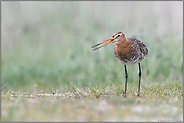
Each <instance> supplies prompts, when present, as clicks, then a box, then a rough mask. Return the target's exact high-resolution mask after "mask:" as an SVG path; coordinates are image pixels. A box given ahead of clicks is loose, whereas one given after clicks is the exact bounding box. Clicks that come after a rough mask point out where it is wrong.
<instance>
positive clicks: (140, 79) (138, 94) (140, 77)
mask: <svg viewBox="0 0 184 123" xmlns="http://www.w3.org/2000/svg"><path fill="white" fill-rule="evenodd" d="M140 84H141V64H140V63H139V86H138V96H139V95H140Z"/></svg>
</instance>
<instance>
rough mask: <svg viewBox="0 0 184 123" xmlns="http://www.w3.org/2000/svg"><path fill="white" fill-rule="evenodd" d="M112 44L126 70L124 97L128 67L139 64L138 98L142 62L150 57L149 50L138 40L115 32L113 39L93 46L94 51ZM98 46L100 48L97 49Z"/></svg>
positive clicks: (115, 53)
mask: <svg viewBox="0 0 184 123" xmlns="http://www.w3.org/2000/svg"><path fill="white" fill-rule="evenodd" d="M110 43H115V44H116V45H115V47H114V55H115V57H116V59H117V60H118V61H119V62H121V63H122V64H123V65H124V68H125V79H126V80H125V91H124V97H126V91H127V78H128V74H127V67H126V66H127V65H134V64H138V68H139V73H138V75H139V84H138V96H139V95H140V83H141V65H140V62H141V61H142V60H143V59H145V58H146V57H147V55H148V49H147V47H146V46H145V44H144V43H143V42H141V41H140V40H138V39H136V38H128V37H125V34H124V33H123V32H115V33H114V34H113V35H112V38H110V39H108V40H105V41H103V42H101V43H98V44H96V45H94V46H92V48H94V49H93V51H95V50H97V49H99V48H101V47H104V46H106V45H108V44H110ZM97 46H98V47H97Z"/></svg>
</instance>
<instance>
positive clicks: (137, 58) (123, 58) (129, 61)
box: [114, 52, 146, 65]
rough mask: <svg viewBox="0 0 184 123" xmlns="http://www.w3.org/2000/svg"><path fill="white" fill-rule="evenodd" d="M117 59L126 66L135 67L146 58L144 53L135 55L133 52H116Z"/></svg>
mask: <svg viewBox="0 0 184 123" xmlns="http://www.w3.org/2000/svg"><path fill="white" fill-rule="evenodd" d="M114 55H115V56H116V59H117V60H118V61H119V62H121V63H122V64H124V65H133V64H137V63H140V62H141V61H142V60H143V59H144V58H145V57H146V56H145V55H144V54H142V53H139V52H137V53H135V52H134V53H133V52H126V53H124V54H123V53H120V52H119V53H117V52H114Z"/></svg>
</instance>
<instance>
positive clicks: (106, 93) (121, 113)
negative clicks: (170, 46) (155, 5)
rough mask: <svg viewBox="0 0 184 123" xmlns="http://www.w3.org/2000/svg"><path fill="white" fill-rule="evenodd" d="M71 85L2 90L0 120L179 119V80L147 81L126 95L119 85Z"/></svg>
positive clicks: (181, 107)
mask: <svg viewBox="0 0 184 123" xmlns="http://www.w3.org/2000/svg"><path fill="white" fill-rule="evenodd" d="M164 86H165V87H164ZM71 88H72V91H68V90H65V91H64V92H62V93H60V92H59V90H54V89H53V90H51V91H48V92H44V91H43V90H42V91H34V92H24V91H19V92H13V91H8V93H3V94H2V96H1V97H2V110H3V112H2V121H8V122H11V121H156V122H157V121H182V116H183V105H182V101H183V91H182V86H181V85H179V84H168V85H163V84H158V85H151V86H149V87H147V88H142V91H141V95H140V97H137V95H136V94H135V93H137V89H135V88H133V89H130V90H129V91H128V93H127V97H126V98H124V97H123V90H122V88H121V87H120V86H119V87H115V86H107V87H105V88H89V87H85V88H77V87H76V86H75V85H73V84H72V83H71ZM16 112H20V113H16Z"/></svg>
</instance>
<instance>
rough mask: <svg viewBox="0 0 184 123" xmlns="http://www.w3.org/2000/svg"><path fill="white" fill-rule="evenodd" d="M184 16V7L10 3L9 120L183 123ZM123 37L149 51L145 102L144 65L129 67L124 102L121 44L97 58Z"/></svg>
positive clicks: (6, 21)
mask: <svg viewBox="0 0 184 123" xmlns="http://www.w3.org/2000/svg"><path fill="white" fill-rule="evenodd" d="M171 5H172V7H171ZM112 8H113V9H112ZM132 8H133V9H132ZM74 10H75V11H74ZM145 10H146V11H145ZM181 10H182V2H108V1H106V2H100V1H99V2H87V1H80V2H75V1H73V2H67V1H65V2H5V1H4V2H2V8H1V15H2V21H1V22H2V23H1V25H2V26H1V32H2V33H1V34H2V41H1V66H2V69H1V71H2V72H1V77H2V79H1V99H2V102H1V103H2V105H1V106H2V117H1V118H2V121H8V120H9V121H111V120H114V121H128V120H131V121H139V120H140V121H143V120H146V121H157V120H162V119H163V120H181V119H182V107H183V105H182V104H183V103H182V100H183V97H182V96H183V88H182V87H183V84H182V80H183V69H182V68H183V64H182V61H183V59H182V58H183V57H182V40H183V35H182V26H181V25H182V24H183V23H182V22H183V21H182V11H181ZM120 12H121V13H120ZM122 13H123V14H122ZM166 13H167V14H166ZM116 31H122V32H124V33H125V35H126V36H127V37H135V38H138V39H139V40H141V41H143V42H144V44H145V45H146V46H147V48H148V52H149V54H148V56H147V58H146V59H145V60H143V61H142V62H141V68H142V81H141V97H139V98H138V97H137V96H136V95H135V94H136V92H137V85H138V65H132V66H127V68H128V75H129V76H128V77H129V78H128V97H127V98H125V99H124V98H122V97H123V93H124V81H125V77H124V76H125V75H124V74H125V73H124V66H123V65H122V64H121V63H119V62H118V61H117V59H116V58H115V56H114V54H113V48H114V46H115V45H113V44H112V45H108V46H106V47H104V48H101V49H100V50H98V51H95V52H93V51H92V48H91V46H93V45H95V44H97V43H99V42H102V41H104V40H106V39H109V38H110V37H111V35H112V34H113V33H114V32H116ZM53 93H54V94H53ZM56 93H57V94H59V96H56ZM39 94H43V95H39ZM47 94H48V95H47ZM70 95H71V96H70ZM104 105H105V108H104V107H103V106H104ZM173 110H174V111H173ZM144 111H147V112H146V113H143V112H144ZM171 111H173V112H172V113H169V112H171ZM37 112H39V114H40V115H38V113H37ZM65 112H67V114H68V115H67V114H66V113H65ZM83 115H85V116H84V117H82V116H83ZM122 116H124V117H122Z"/></svg>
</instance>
